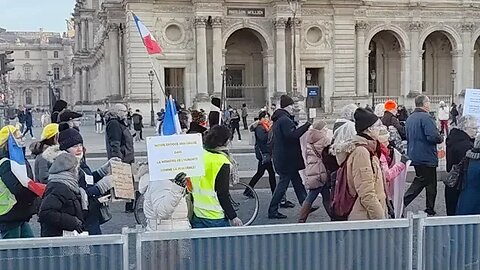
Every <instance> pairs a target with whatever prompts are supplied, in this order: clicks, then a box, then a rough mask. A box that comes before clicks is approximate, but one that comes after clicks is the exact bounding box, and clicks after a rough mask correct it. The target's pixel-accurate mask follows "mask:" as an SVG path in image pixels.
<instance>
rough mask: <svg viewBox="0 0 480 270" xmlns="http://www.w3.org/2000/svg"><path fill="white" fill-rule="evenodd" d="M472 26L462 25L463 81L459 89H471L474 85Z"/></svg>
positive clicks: (468, 24) (470, 24) (469, 24)
mask: <svg viewBox="0 0 480 270" xmlns="http://www.w3.org/2000/svg"><path fill="white" fill-rule="evenodd" d="M473 26H474V24H472V23H465V24H463V25H462V39H463V60H462V63H463V68H462V71H463V79H462V84H461V86H460V89H466V88H473V84H474V75H473V74H474V73H473V70H474V68H475V67H474V65H475V61H474V56H475V52H474V44H475V41H474V40H472V30H473Z"/></svg>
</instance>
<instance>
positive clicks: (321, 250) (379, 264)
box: [136, 219, 413, 270]
mask: <svg viewBox="0 0 480 270" xmlns="http://www.w3.org/2000/svg"><path fill="white" fill-rule="evenodd" d="M412 245H413V231H412V230H411V226H410V221H409V220H408V219H400V220H381V221H359V222H337V223H311V224H295V225H292V224H290V225H268V226H252V227H240V228H222V229H202V230H191V231H179V232H149V233H143V234H140V235H138V237H137V259H136V260H137V269H142V270H143V269H156V270H157V269H158V270H163V269H165V270H167V269H178V270H184V269H185V270H187V269H196V270H203V269H205V270H207V269H208V270H212V269H225V270H234V269H278V270H281V269H370V270H375V269H378V270H384V269H391V270H396V269H398V270H404V269H411V268H412V265H411V262H412V260H411V258H412Z"/></svg>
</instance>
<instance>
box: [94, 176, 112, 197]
mask: <svg viewBox="0 0 480 270" xmlns="http://www.w3.org/2000/svg"><path fill="white" fill-rule="evenodd" d="M95 186H97V187H98V189H99V190H100V193H101V194H105V193H106V192H107V191H109V190H110V189H112V188H113V176H112V175H107V176H105V177H103V178H102V179H101V180H100V181H98V182H97V183H96V184H95Z"/></svg>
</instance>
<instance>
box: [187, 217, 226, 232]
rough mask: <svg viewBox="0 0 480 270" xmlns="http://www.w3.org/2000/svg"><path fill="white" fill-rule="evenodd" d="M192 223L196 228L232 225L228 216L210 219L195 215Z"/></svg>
mask: <svg viewBox="0 0 480 270" xmlns="http://www.w3.org/2000/svg"><path fill="white" fill-rule="evenodd" d="M190 223H191V225H192V228H194V229H203V228H217V227H230V222H228V220H227V219H226V218H222V219H208V218H199V217H197V216H195V215H193V218H192V221H191V222H190Z"/></svg>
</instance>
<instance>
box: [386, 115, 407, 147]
mask: <svg viewBox="0 0 480 270" xmlns="http://www.w3.org/2000/svg"><path fill="white" fill-rule="evenodd" d="M382 124H384V125H385V126H386V127H387V128H388V127H389V126H393V127H395V128H396V129H397V131H398V133H399V134H400V137H402V140H405V139H406V136H405V127H404V126H402V125H401V124H400V121H398V119H397V117H396V116H395V115H393V114H392V113H391V112H385V113H384V114H383V117H382Z"/></svg>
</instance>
